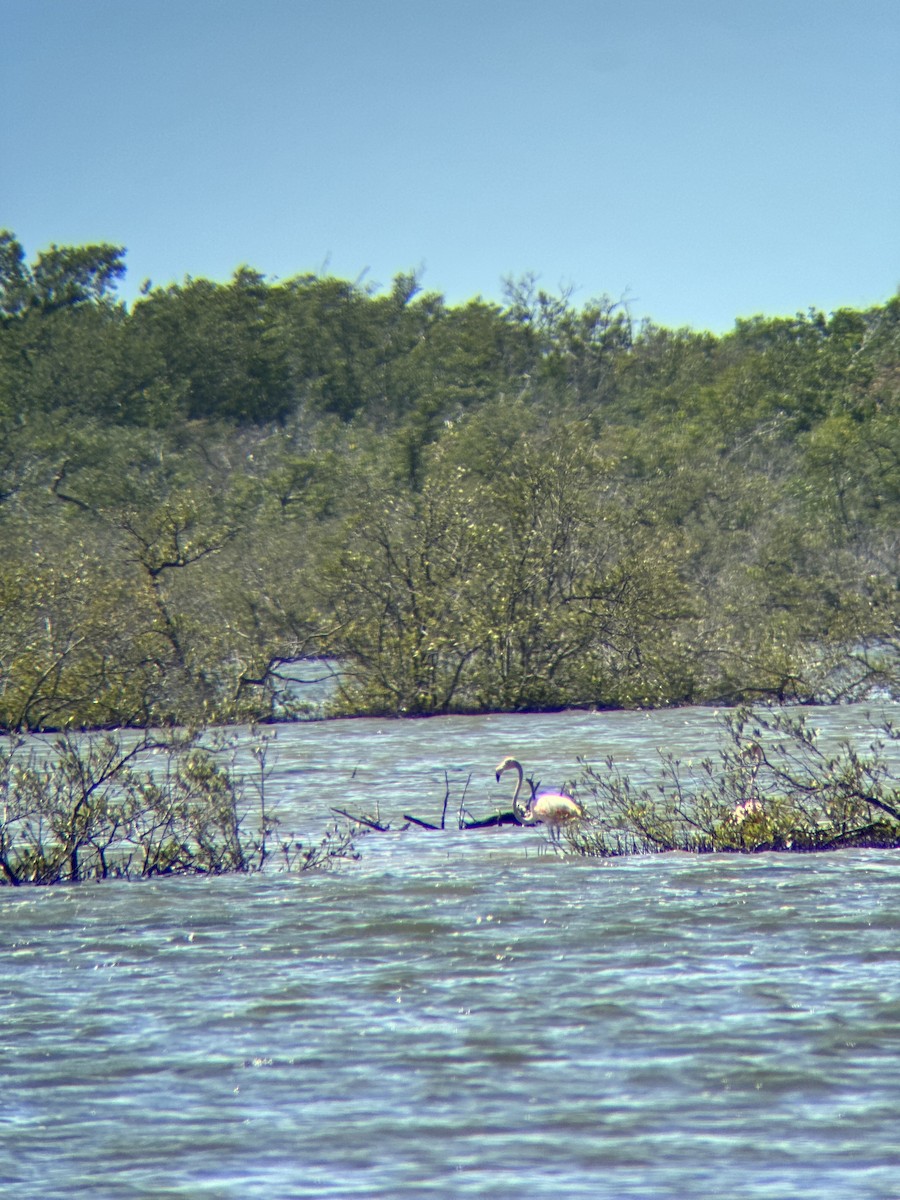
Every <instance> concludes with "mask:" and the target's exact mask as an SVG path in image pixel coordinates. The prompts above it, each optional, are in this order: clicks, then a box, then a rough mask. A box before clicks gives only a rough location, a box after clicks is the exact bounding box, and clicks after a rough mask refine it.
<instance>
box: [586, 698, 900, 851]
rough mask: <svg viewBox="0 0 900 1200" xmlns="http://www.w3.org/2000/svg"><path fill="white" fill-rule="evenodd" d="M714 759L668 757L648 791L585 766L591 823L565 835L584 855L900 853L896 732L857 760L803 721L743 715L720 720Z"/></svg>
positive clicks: (613, 769)
mask: <svg viewBox="0 0 900 1200" xmlns="http://www.w3.org/2000/svg"><path fill="white" fill-rule="evenodd" d="M721 723H722V725H723V727H724V730H725V734H726V738H725V742H724V744H723V746H722V748H721V749H720V750H719V751H718V753H717V755H716V756H714V757H710V758H706V759H704V760H702V761H700V762H682V761H681V760H680V759H677V758H675V757H674V756H673V755H670V754H664V755H663V756H662V760H661V762H662V766H661V774H660V778H659V780H658V781H657V782H656V783H655V785H654V786H652V787H638V786H635V784H633V783H632V781H631V780H630V779H629V778H628V776H626V775H623V774H622V772H621V771H620V770H619V768H618V767H617V766H616V764H615V762H614V760H613V759H607V760H606V764H605V770H604V769H601V768H599V767H596V766H593V765H591V764H588V763H582V767H583V772H582V780H581V782H580V785H579V786H580V787H581V788H582V789H583V790H584V791H586V792H587V793H588V794H589V795H590V796H591V797H592V801H593V803H592V804H589V807H590V808H591V809H592V813H591V820H590V821H589V822H588V823H586V824H584V825H582V826H579V827H577V828H574V829H572V830H571V831H569V832H568V834H567V839H568V842H569V846H570V848H571V849H573V850H574V851H576V852H577V853H580V854H584V855H599V856H605V855H617V854H627V853H655V852H660V851H666V850H684V851H693V852H696V853H705V852H712V851H744V852H757V851H764V850H795V851H803V850H835V849H838V848H841V847H848V846H891V847H893V846H898V847H900V786H898V780H897V778H896V777H895V776H894V775H893V774H892V772H891V769H890V765H889V763H888V762H887V760H886V756H885V749H886V743H887V742H895V741H900V730H897V729H895V728H894V727H893V726H892V725H890V724H885V725H884V726H883V728H882V730H881V734H882V735H883V736H882V737H881V738H879V739H877V740H875V741H873V742H872V744H871V745H870V746H869V747H868V749H867V751H866V752H864V753H861V752H860V751H858V750H856V749H855V748H854V747H852V746H851V745H850V744H849V743H847V742H843V743H842V744H841V745H840V747H839V748H838V750H837V752H836V753H829V752H827V751H826V750H824V749H823V748H822V747H821V746H820V745H819V741H818V737H817V734H816V731H815V730H813V729H811V728H810V726H809V724H808V721H807V720H806V718H805V717H804V716H803V715H794V714H791V713H788V712H785V711H783V710H778V709H765V710H762V711H759V710H750V709H738V710H736V711H734V712H733V713H730V714H726V715H725V716H724V717H723V718H722V722H721Z"/></svg>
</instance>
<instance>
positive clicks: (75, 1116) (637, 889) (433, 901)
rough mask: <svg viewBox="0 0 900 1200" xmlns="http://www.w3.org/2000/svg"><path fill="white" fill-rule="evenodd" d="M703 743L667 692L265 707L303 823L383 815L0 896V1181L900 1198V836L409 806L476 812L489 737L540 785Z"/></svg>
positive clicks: (830, 722) (852, 725)
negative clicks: (382, 826) (648, 839)
mask: <svg viewBox="0 0 900 1200" xmlns="http://www.w3.org/2000/svg"><path fill="white" fill-rule="evenodd" d="M817 720H821V723H822V724H823V725H824V726H825V732H826V736H828V737H834V738H837V737H839V736H842V735H846V736H850V737H853V738H859V737H861V736H862V733H863V729H864V726H865V718H864V715H863V713H862V711H861V710H860V711H857V710H853V709H845V710H840V711H835V712H830V711H829V712H825V713H823V714H822V715H821V717H819V715H818V714H817ZM715 744H716V734H715V731H714V720H713V717H712V714H710V713H709V712H707V711H687V710H686V711H681V712H668V713H657V714H652V715H649V716H648V715H644V714H604V715H602V716H596V715H588V714H580V715H573V714H562V715H559V716H554V717H539V718H538V717H491V718H479V719H467V718H461V719H455V718H454V719H448V720H433V721H420V722H375V721H362V722H360V721H349V722H338V723H323V724H309V725H303V726H298V727H291V728H286V729H281V730H280V731H279V734H278V742H277V746H278V749H277V762H276V764H275V772H274V775H273V777H272V779H271V781H270V798H271V802H272V803H273V804H275V805H276V807H277V808H278V809H279V810H280V811H281V812H282V815H283V816H284V817H285V820H286V821H287V823H288V824H289V825H292V826H295V827H297V828H298V829H307V828H308V829H310V830H314V829H316V828H321V826H322V824H323V823H324V821H325V819H326V817H327V815H328V811H329V808H330V806H332V805H339V806H346V807H348V808H351V809H353V810H354V811H367V812H373V811H374V810H375V809H376V807H377V809H378V812H379V815H380V817H381V819H382V820H383V821H384V822H386V823H390V824H391V825H392V831H391V832H389V833H386V834H372V835H371V836H370V837H368V838H366V839H364V840H363V841H362V842H361V843H360V847H359V848H360V851H361V853H362V859H361V861H360V862H359V863H357V864H353V865H350V866H347V867H344V868H341V869H339V870H336V871H334V872H331V873H322V874H310V873H307V874H304V875H288V874H284V873H280V874H278V873H276V874H272V875H271V876H266V877H250V878H227V879H214V880H172V881H162V882H153V883H130V884H127V883H107V884H102V885H96V886H93V885H92V886H82V887H77V888H57V889H48V890H43V891H37V890H32V891H26V890H25V889H15V890H14V889H2V890H0V933H2V964H3V971H2V982H0V1005H2V1008H0V1015H2V1024H0V1037H2V1044H3V1065H4V1088H3V1101H2V1105H0V1186H2V1194H3V1195H7V1194H8V1195H10V1196H16V1197H17V1198H26V1200H30V1198H32V1197H57V1196H87V1195H90V1196H92V1197H101V1198H106V1197H112V1198H116V1200H118V1198H119V1197H123V1198H126V1197H128V1198H130V1197H148V1198H149V1197H213V1198H216V1197H222V1198H226V1197H227V1198H228V1200H232V1198H234V1200H237V1198H243V1197H251V1198H252V1197H278V1198H284V1200H288V1198H291V1197H348V1198H350V1197H390V1196H421V1197H430V1196H434V1197H510V1198H512V1197H516V1198H519V1197H522V1196H529V1197H548V1198H549V1197H598V1196H601V1197H714V1196H715V1197H728V1198H743V1197H753V1198H759V1200H762V1198H772V1200H804V1198H807V1197H808V1198H810V1200H831V1198H834V1200H838V1198H840V1200H848V1198H853V1200H857V1198H878V1200H884V1198H888V1197H894V1198H896V1197H898V1196H900V1174H898V1168H900V1149H898V1147H900V1136H898V1113H900V857H898V856H897V855H896V854H894V853H892V852H887V851H854V852H840V853H834V854H823V855H808V856H806V855H796V856H793V855H785V856H777V855H756V856H747V857H739V856H734V855H729V856H726V855H721V856H709V857H703V858H690V857H687V856H681V855H666V856H659V857H652V858H634V859H618V860H615V861H606V862H601V861H592V860H571V859H565V858H560V857H557V856H555V855H552V854H550V853H547V852H546V845H545V843H544V841H543V837H542V834H541V832H540V831H539V830H537V829H495V830H487V831H484V832H475V833H473V832H467V833H459V832H457V831H451V830H447V831H445V832H436V833H430V832H427V831H423V830H415V829H413V830H409V831H407V832H405V833H404V832H400V826H401V825H402V815H403V813H404V812H412V813H414V814H415V815H418V816H420V817H423V818H425V819H432V820H433V819H435V818H437V819H439V818H440V812H441V808H442V805H443V798H444V794H445V791H447V790H449V792H450V797H451V800H450V805H451V810H452V811H453V812H454V813H455V809H456V807H458V804H459V800H460V797H461V796H462V793H463V790H464V789H465V796H466V804H467V806H468V808H469V809H470V811H471V812H472V813H473V814H474V815H483V814H485V813H487V812H489V811H490V810H491V807H492V806H493V805H494V804H495V803H497V804H499V803H501V802H502V800H503V798H504V796H505V795H506V792H507V789H506V788H505V787H504V788H498V786H497V785H496V783H495V782H494V780H493V775H492V768H493V766H494V764H495V763H496V762H497V760H498V759H499V758H500V757H501V755H503V754H505V753H507V752H509V753H517V754H519V755H520V757H522V758H523V760H525V762H526V767H527V768H528V769H529V771H530V772H531V771H533V773H534V774H535V775H540V776H541V778H542V781H543V783H544V785H545V786H556V785H559V784H561V783H562V782H563V781H564V780H565V779H566V778H569V777H572V776H573V775H574V774H575V773H576V756H577V755H587V756H588V757H592V758H595V759H600V758H602V757H603V756H604V755H605V754H606V753H609V752H611V753H613V754H614V755H615V756H616V758H617V759H620V760H621V761H623V762H625V763H627V764H628V765H629V769H631V770H632V772H633V773H634V774H638V775H639V774H641V772H650V771H651V770H652V768H653V766H654V762H655V760H656V754H657V750H658V749H661V748H669V749H675V750H678V752H679V753H681V754H683V755H685V756H690V755H691V754H704V753H707V752H709V751H710V750H711V749H714V747H715ZM445 772H446V775H445Z"/></svg>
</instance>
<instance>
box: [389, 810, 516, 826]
mask: <svg viewBox="0 0 900 1200" xmlns="http://www.w3.org/2000/svg"><path fill="white" fill-rule="evenodd" d="M403 820H404V821H409V822H410V824H412V825H418V826H419V828H420V829H437V830H441V829H445V828H446V826H445V825H433V824H432V823H431V821H423V820H422V819H421V817H414V816H412V815H411V814H410V813H404V814H403ZM521 824H522V822H521V821H520V820H519V819H518V818H517V817H516V814H515V813H511V812H503V813H494V815H493V816H491V817H485V818H484V819H483V820H481V821H476V820H473V821H463V820H462V819H460V823H459V828H460V829H491V828H493V827H494V826H495V825H521Z"/></svg>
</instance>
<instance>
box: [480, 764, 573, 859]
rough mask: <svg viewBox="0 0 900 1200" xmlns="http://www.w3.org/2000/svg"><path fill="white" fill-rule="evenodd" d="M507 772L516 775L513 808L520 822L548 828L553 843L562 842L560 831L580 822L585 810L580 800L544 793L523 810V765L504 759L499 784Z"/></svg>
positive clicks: (499, 769) (561, 794) (498, 771)
mask: <svg viewBox="0 0 900 1200" xmlns="http://www.w3.org/2000/svg"><path fill="white" fill-rule="evenodd" d="M504 771H515V772H516V776H517V779H516V790H515V792H514V793H513V799H512V807H513V813H514V814H515V817H516V820H517V821H519V822H521V824H522V825H546V826H547V828H548V829H549V830H550V837H551V839H552V840H553V841H559V836H560V829H561V828H562V826H563V825H566V824H568V822H570V821H580V820H581V819H582V817H583V816H584V809H583V807H582V806H581V805H580V804H579V803H578V801H577V800H573V799H572V797H571V796H567V795H565V793H564V792H540V793H539V794H538V795H532V797H531V799H530V800H529V801H528V803H527V804H526V805H525V806H524V807H522V806H521V805H520V804H519V792H521V790H522V780H523V778H524V774H525V773H524V771H523V770H522V764H521V763H520V762H519V761H518V759H515V758H504V759H503V761H502V762H501V763H500V764H499V765H498V766H497V782H498V783H499V782H500V776H501V775H502V774H503V772H504Z"/></svg>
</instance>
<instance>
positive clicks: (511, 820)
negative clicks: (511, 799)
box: [331, 771, 522, 833]
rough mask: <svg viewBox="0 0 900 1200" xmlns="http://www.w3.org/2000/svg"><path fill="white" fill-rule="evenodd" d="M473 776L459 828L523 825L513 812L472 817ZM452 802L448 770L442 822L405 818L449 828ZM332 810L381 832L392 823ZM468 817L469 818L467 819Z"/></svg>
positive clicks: (426, 825) (409, 821)
mask: <svg viewBox="0 0 900 1200" xmlns="http://www.w3.org/2000/svg"><path fill="white" fill-rule="evenodd" d="M471 780H472V776H471V775H470V776H469V778H468V779H467V780H466V783H465V787H464V788H463V793H462V797H461V799H460V802H459V812H458V813H457V817H456V821H457V828H458V829H493V828H494V827H495V826H497V825H521V824H522V822H521V821H520V820H519V818H518V817H517V816H516V814H515V813H513V812H501V813H493V814H492V815H491V816H490V817H483V818H481V819H480V820H479V819H478V818H475V817H472V816H471V814H470V813H469V812H468V811H467V809H466V807H465V802H466V792H467V791H468V788H469V784H470V782H471ZM449 803H450V777H449V775H448V774H447V772H446V771H445V772H444V806H443V809H442V811H441V823H440V825H435V824H434V822H433V821H426V820H424V819H423V818H422V817H414V816H413V815H412V813H404V814H403V820H404V821H406V822H407V824H408V825H417V826H418V827H419V829H434V830H441V829H446V828H447V808H448V806H449ZM331 811H332V812H336V813H338V814H339V815H340V816H342V817H346V818H347V820H348V821H354V822H356V823H357V824H359V825H366V826H368V828H369V829H375V830H377V831H378V832H379V833H387V832H388V831H389V829H390V825H382V824H381V822H380V821H376V820H374V818H372V817H361V816H359V815H358V814H356V813H350V812H347V810H346V809H344V808H332V810H331ZM467 818H468V819H467Z"/></svg>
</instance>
